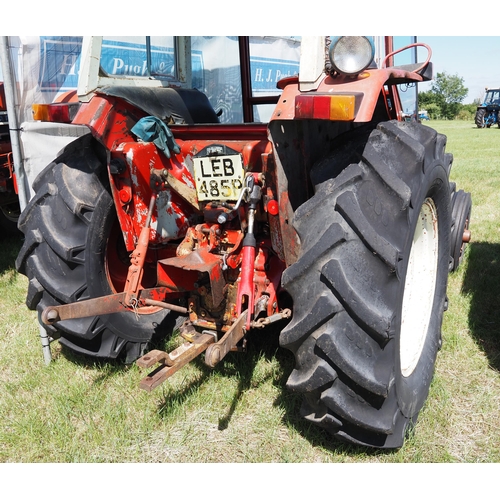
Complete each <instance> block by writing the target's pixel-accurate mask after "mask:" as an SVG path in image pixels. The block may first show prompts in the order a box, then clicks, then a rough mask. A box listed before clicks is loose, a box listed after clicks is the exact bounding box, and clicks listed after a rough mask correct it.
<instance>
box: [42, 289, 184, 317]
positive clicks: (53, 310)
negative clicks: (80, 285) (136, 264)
mask: <svg viewBox="0 0 500 500" xmlns="http://www.w3.org/2000/svg"><path fill="white" fill-rule="evenodd" d="M138 293H139V295H138V300H137V306H138V307H142V306H152V307H163V308H165V309H170V310H172V311H176V312H179V313H181V314H187V313H188V310H187V309H186V308H185V307H181V306H177V305H175V304H169V303H167V302H163V301H158V300H154V299H153V298H152V297H155V298H156V297H158V296H162V295H166V294H167V290H166V289H165V288H164V287H159V288H149V289H146V290H139V292H138ZM125 296H126V292H122V293H115V294H113V295H106V296H104V297H98V298H95V299H88V300H82V301H80V302H73V303H71V304H64V305H62V306H49V307H46V308H45V309H44V310H43V311H42V314H41V320H42V322H43V323H44V324H45V325H52V324H54V323H56V322H57V321H64V320H65V319H75V318H86V317H89V316H100V315H103V314H112V313H117V312H121V311H129V312H136V311H135V310H134V308H132V307H130V306H128V305H126V304H125Z"/></svg>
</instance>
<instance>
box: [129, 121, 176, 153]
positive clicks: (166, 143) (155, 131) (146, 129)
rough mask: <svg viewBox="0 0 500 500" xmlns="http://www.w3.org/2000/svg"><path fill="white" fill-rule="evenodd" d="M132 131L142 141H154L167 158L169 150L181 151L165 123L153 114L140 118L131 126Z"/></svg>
mask: <svg viewBox="0 0 500 500" xmlns="http://www.w3.org/2000/svg"><path fill="white" fill-rule="evenodd" d="M132 133H133V134H135V135H136V136H137V137H139V139H141V140H142V141H144V142H154V143H155V144H156V146H157V147H158V149H160V150H161V151H163V153H165V155H166V157H167V158H170V151H173V152H174V153H175V154H179V153H180V152H181V149H180V147H179V145H178V144H177V143H176V142H175V139H174V134H173V133H172V131H171V130H170V129H169V128H168V126H167V124H166V123H165V122H163V121H162V120H160V119H159V118H156V117H154V116H145V117H144V118H141V119H140V120H139V121H138V122H137V123H136V124H135V125H134V127H133V128H132Z"/></svg>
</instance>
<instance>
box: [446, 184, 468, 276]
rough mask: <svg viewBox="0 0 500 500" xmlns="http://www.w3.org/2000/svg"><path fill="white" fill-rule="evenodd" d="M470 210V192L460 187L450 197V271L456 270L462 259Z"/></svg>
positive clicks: (466, 242) (465, 245)
mask: <svg viewBox="0 0 500 500" xmlns="http://www.w3.org/2000/svg"><path fill="white" fill-rule="evenodd" d="M471 212H472V198H471V195H470V193H466V192H465V191H463V190H462V189H460V190H459V191H457V192H456V193H455V194H454V195H453V198H452V209H451V219H452V229H451V264H450V272H453V271H456V270H457V269H458V268H459V266H460V264H461V263H462V261H463V258H464V254H465V249H466V248H467V244H468V241H467V237H466V235H467V234H468V231H469V224H470V217H471Z"/></svg>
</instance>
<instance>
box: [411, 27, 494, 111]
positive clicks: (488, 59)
mask: <svg viewBox="0 0 500 500" xmlns="http://www.w3.org/2000/svg"><path fill="white" fill-rule="evenodd" d="M417 41H418V42H422V43H425V44H427V45H429V46H430V47H431V49H432V58H431V61H432V63H433V67H434V75H437V73H443V72H446V73H448V74H449V75H458V76H459V77H461V78H463V80H464V85H465V87H466V88H468V89H469V93H468V94H467V97H466V98H465V99H464V101H463V104H470V103H472V102H474V99H478V98H479V99H481V100H482V98H483V96H484V89H485V87H500V36H417ZM420 50H421V49H419V51H420ZM423 53H425V50H424V51H423ZM423 53H422V56H420V52H419V60H420V58H421V57H422V58H423V57H424V56H423ZM431 87H432V82H427V83H421V84H419V86H418V90H419V92H424V91H427V90H431Z"/></svg>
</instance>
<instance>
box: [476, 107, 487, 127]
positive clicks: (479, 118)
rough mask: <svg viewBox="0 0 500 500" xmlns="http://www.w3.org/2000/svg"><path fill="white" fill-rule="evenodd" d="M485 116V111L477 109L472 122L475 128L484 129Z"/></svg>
mask: <svg viewBox="0 0 500 500" xmlns="http://www.w3.org/2000/svg"><path fill="white" fill-rule="evenodd" d="M485 116H486V110H485V109H483V108H479V109H478V110H477V111H476V116H475V117H474V122H475V124H476V126H477V128H484V127H485V123H484V118H485Z"/></svg>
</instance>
